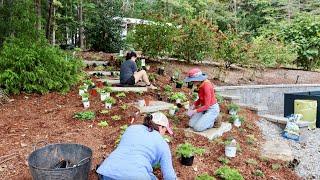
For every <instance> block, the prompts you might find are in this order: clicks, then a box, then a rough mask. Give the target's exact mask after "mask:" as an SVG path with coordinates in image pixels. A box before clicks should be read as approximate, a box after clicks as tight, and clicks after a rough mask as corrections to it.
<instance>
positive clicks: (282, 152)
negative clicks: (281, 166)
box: [261, 139, 294, 162]
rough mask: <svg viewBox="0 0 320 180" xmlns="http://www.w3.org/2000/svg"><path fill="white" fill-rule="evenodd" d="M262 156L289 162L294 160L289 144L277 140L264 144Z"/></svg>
mask: <svg viewBox="0 0 320 180" xmlns="http://www.w3.org/2000/svg"><path fill="white" fill-rule="evenodd" d="M261 156H262V157H267V158H270V159H275V160H282V161H287V162H288V161H292V160H293V158H294V157H293V153H292V151H291V148H290V146H289V144H288V142H286V141H283V140H276V139H274V140H272V141H266V142H265V143H264V145H263V146H262V151H261Z"/></svg>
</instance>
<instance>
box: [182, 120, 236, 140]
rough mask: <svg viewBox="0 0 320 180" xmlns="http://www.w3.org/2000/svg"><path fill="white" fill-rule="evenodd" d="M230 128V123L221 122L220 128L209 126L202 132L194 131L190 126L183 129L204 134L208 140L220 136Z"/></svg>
mask: <svg viewBox="0 0 320 180" xmlns="http://www.w3.org/2000/svg"><path fill="white" fill-rule="evenodd" d="M231 129H232V125H231V124H230V123H226V122H222V124H221V127H220V128H211V129H208V130H206V131H203V132H195V131H193V130H192V129H191V128H187V129H185V131H187V132H193V133H195V134H198V135H201V136H204V137H206V138H208V139H210V140H213V139H215V138H218V137H221V136H222V135H223V133H226V132H228V131H230V130H231Z"/></svg>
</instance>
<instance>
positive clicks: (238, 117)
mask: <svg viewBox="0 0 320 180" xmlns="http://www.w3.org/2000/svg"><path fill="white" fill-rule="evenodd" d="M237 119H239V120H240V122H241V123H243V122H244V117H242V116H238V115H231V116H230V118H229V122H230V123H234V121H235V120H237Z"/></svg>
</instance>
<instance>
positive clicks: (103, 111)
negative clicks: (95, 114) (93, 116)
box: [100, 109, 109, 114]
mask: <svg viewBox="0 0 320 180" xmlns="http://www.w3.org/2000/svg"><path fill="white" fill-rule="evenodd" d="M100 114H109V110H106V109H105V110H101V111H100Z"/></svg>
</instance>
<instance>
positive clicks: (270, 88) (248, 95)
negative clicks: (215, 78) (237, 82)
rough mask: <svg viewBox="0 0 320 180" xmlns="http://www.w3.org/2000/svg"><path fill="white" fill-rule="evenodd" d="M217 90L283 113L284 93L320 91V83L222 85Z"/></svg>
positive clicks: (248, 102) (274, 112) (248, 103)
mask: <svg viewBox="0 0 320 180" xmlns="http://www.w3.org/2000/svg"><path fill="white" fill-rule="evenodd" d="M216 91H217V92H219V93H220V94H222V95H228V96H236V97H238V98H239V102H240V103H242V104H247V105H253V106H266V107H267V108H268V114H273V115H283V109H284V108H283V105H284V93H293V92H305V91H320V84H280V85H248V86H220V87H216Z"/></svg>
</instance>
